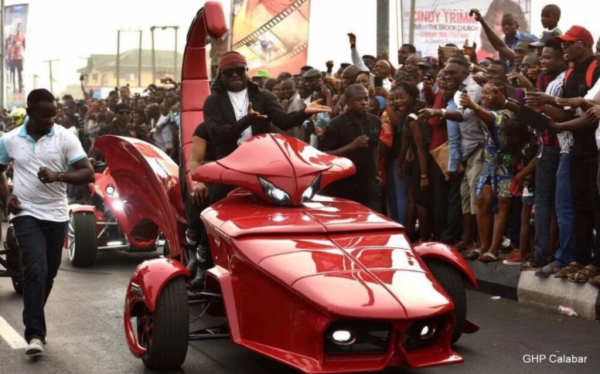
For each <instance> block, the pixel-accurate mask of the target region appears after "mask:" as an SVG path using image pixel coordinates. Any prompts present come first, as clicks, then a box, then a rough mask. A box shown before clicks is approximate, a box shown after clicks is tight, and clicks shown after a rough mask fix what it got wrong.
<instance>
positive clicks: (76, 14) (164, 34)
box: [5, 0, 229, 91]
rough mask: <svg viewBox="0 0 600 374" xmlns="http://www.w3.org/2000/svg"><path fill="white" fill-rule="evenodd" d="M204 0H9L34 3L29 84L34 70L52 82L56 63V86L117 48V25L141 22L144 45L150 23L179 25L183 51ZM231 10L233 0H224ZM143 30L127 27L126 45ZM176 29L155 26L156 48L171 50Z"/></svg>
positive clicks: (69, 81)
mask: <svg viewBox="0 0 600 374" xmlns="http://www.w3.org/2000/svg"><path fill="white" fill-rule="evenodd" d="M204 2H205V1H204V0H94V1H92V0H29V1H16V0H5V4H6V5H7V6H8V5H13V4H22V3H29V20H28V29H27V51H26V53H27V54H26V57H25V58H26V60H25V68H24V72H25V75H26V76H25V77H24V78H25V79H26V84H27V85H30V84H31V83H30V82H31V77H32V76H33V74H37V75H39V76H40V78H39V79H38V85H39V86H49V69H48V64H43V63H42V61H43V60H49V59H53V60H54V59H57V60H60V61H59V62H57V63H55V64H54V69H53V70H54V79H55V81H58V84H57V83H55V91H57V90H58V89H60V88H61V87H64V86H66V85H67V84H73V83H77V82H78V76H77V73H76V70H77V69H79V68H81V67H83V66H85V64H86V62H87V61H86V59H85V58H87V57H88V56H89V55H90V54H116V51H117V30H118V29H119V28H130V29H133V28H141V29H142V30H143V31H144V34H143V37H142V38H143V48H144V49H150V48H151V45H152V44H151V38H150V36H151V34H150V27H151V26H163V25H166V26H179V27H180V29H179V43H178V44H179V45H178V47H179V48H178V49H179V50H180V51H183V48H184V46H185V40H186V34H187V30H188V27H189V25H190V23H191V21H192V20H193V18H194V16H195V15H196V12H197V11H198V9H200V8H201V7H202V5H203V4H204ZM224 3H225V5H224V8H225V11H226V12H228V11H229V1H224ZM137 38H138V34H137V33H124V34H122V37H121V50H122V51H126V50H129V49H137V48H138V39H137ZM173 47H174V34H173V31H172V30H171V31H156V48H157V49H166V50H172V49H173Z"/></svg>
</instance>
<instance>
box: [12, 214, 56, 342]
mask: <svg viewBox="0 0 600 374" xmlns="http://www.w3.org/2000/svg"><path fill="white" fill-rule="evenodd" d="M11 222H12V224H13V226H14V227H15V233H16V235H17V241H18V242H19V246H20V247H21V250H22V252H23V273H24V274H23V275H24V281H23V304H24V309H23V324H25V340H27V342H30V341H31V339H34V338H38V339H45V338H46V317H45V315H44V306H45V305H46V301H48V296H50V291H52V285H53V284H54V278H55V277H56V274H57V273H58V268H59V267H60V261H61V258H62V249H63V244H64V241H65V233H66V229H67V222H51V221H42V220H39V219H37V218H34V217H31V216H21V217H16V218H14V219H13V220H12V221H11Z"/></svg>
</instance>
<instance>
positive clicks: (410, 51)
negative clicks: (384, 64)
mask: <svg viewBox="0 0 600 374" xmlns="http://www.w3.org/2000/svg"><path fill="white" fill-rule="evenodd" d="M416 53H417V49H416V48H415V46H414V45H412V44H403V45H402V47H400V49H399V50H398V68H401V67H402V66H403V65H404V64H405V63H406V59H407V58H408V56H410V55H414V54H416Z"/></svg>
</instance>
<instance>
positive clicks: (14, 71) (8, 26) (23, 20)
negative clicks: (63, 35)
mask: <svg viewBox="0 0 600 374" xmlns="http://www.w3.org/2000/svg"><path fill="white" fill-rule="evenodd" d="M28 12H29V5H28V4H19V5H11V6H7V7H4V38H5V40H4V47H5V48H6V77H5V80H6V92H7V103H8V104H11V103H22V102H24V101H25V87H24V86H23V69H24V66H25V51H26V48H27V43H26V40H27V38H26V35H27V15H28Z"/></svg>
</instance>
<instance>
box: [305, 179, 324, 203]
mask: <svg viewBox="0 0 600 374" xmlns="http://www.w3.org/2000/svg"><path fill="white" fill-rule="evenodd" d="M320 189H321V174H319V176H318V177H316V178H315V180H314V181H313V182H312V184H311V185H310V187H308V188H307V189H306V190H305V191H304V193H303V194H302V202H305V201H310V200H311V199H312V198H313V196H315V194H316V193H317V192H319V190H320Z"/></svg>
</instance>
